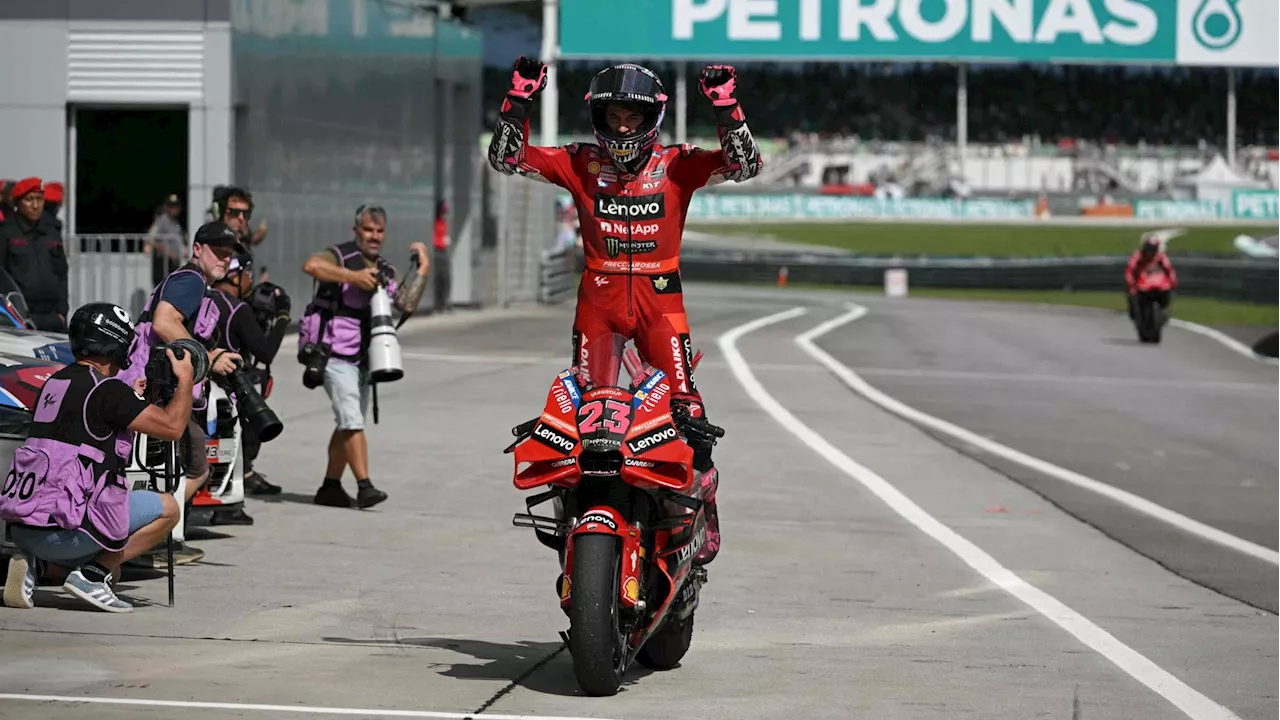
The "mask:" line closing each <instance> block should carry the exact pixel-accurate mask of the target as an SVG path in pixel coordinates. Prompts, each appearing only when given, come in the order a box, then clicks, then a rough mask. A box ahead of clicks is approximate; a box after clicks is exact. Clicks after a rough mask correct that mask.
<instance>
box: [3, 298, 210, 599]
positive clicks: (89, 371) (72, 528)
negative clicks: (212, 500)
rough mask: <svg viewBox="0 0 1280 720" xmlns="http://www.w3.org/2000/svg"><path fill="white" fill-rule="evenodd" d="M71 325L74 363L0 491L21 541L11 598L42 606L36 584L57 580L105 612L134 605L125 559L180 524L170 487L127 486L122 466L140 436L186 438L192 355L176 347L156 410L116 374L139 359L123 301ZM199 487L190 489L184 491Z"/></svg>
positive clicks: (46, 395)
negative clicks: (168, 384)
mask: <svg viewBox="0 0 1280 720" xmlns="http://www.w3.org/2000/svg"><path fill="white" fill-rule="evenodd" d="M68 334H69V335H70V338H69V341H70V345H71V351H72V353H74V354H75V357H76V362H74V363H72V364H70V365H67V366H66V367H64V368H62V369H61V370H58V372H56V373H54V374H53V375H51V376H50V377H49V379H48V380H46V381H45V383H44V386H43V387H41V388H40V398H39V400H38V401H37V403H36V411H35V416H34V418H33V421H32V424H31V431H30V433H29V435H28V437H27V440H26V442H24V443H23V445H22V447H20V448H18V449H17V450H16V451H15V452H14V456H13V464H12V467H11V469H10V471H9V474H8V476H7V477H6V478H5V480H4V483H3V486H2V490H0V518H3V519H4V520H5V521H6V522H8V523H11V524H12V533H13V542H14V544H16V545H17V546H18V548H19V549H20V550H21V552H20V553H19V554H17V555H15V556H14V557H13V558H12V559H10V561H9V576H8V579H7V580H6V581H5V587H4V604H5V605H7V606H9V607H14V608H31V607H34V606H35V602H34V593H35V588H36V586H37V585H40V584H42V583H45V582H51V583H62V587H63V589H64V590H66V591H67V592H68V593H71V594H72V595H75V596H76V597H78V598H80V599H81V600H84V601H85V602H87V603H89V604H90V605H92V606H94V607H96V608H98V609H99V610H105V611H107V612H117V613H119V612H130V611H132V610H133V606H132V605H130V604H129V603H127V602H125V601H123V600H121V599H120V598H118V597H117V596H116V594H115V592H114V591H113V590H112V588H111V583H112V579H113V578H114V577H115V576H116V574H117V573H119V571H120V565H121V563H123V562H125V561H127V560H130V559H132V558H135V557H137V556H139V555H141V554H143V553H145V552H147V551H148V550H150V549H151V548H152V547H154V546H155V545H156V544H157V543H160V542H161V541H163V539H164V537H165V536H166V535H168V534H169V532H170V531H172V530H173V528H174V527H175V526H176V525H177V524H178V503H177V501H176V500H175V499H174V497H173V496H172V495H170V494H168V493H157V492H152V491H149V490H134V491H132V492H130V491H129V488H128V485H127V484H126V479H125V476H124V470H125V468H126V467H127V466H128V464H129V461H130V455H131V453H132V450H133V440H134V434H135V433H146V434H147V435H150V436H153V437H157V438H161V439H164V440H177V439H178V438H179V437H181V436H182V432H183V430H184V429H185V428H186V426H187V419H188V418H189V417H190V415H191V385H192V366H191V360H192V358H191V357H190V356H189V355H184V357H183V358H182V359H177V358H176V357H175V356H174V353H173V351H172V350H169V351H167V354H168V358H169V362H170V364H171V366H172V371H173V375H174V376H175V377H176V379H177V391H176V393H175V395H174V399H173V401H172V402H170V403H169V405H168V406H167V407H159V406H157V405H152V404H150V403H148V402H147V401H146V400H144V399H143V398H142V395H141V394H139V391H141V390H142V389H144V388H145V383H144V381H142V380H139V381H137V382H135V383H134V385H133V386H132V387H131V386H130V385H129V384H127V383H125V382H124V381H122V380H121V379H120V378H119V377H118V375H117V373H118V372H119V371H120V370H121V368H125V367H128V366H129V364H130V360H129V356H128V354H127V350H128V347H129V344H130V341H131V340H132V339H133V335H134V329H133V326H132V324H131V322H130V320H129V314H128V313H127V312H125V311H124V309H123V308H121V307H118V306H116V305H112V304H111V303H90V304H88V305H85V306H83V307H81V308H80V309H79V310H76V312H75V314H74V315H72V317H71V324H70V328H69V329H68ZM194 492H195V490H194V488H193V487H190V486H188V488H187V499H189V498H190V495H191V494H192V493H194ZM73 498H87V502H85V503H84V504H79V503H77V502H75V501H74V500H73Z"/></svg>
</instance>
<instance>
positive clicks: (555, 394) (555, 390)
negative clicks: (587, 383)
mask: <svg viewBox="0 0 1280 720" xmlns="http://www.w3.org/2000/svg"><path fill="white" fill-rule="evenodd" d="M551 397H552V398H553V399H554V400H555V401H556V407H557V408H559V410H560V412H561V413H563V414H565V415H568V414H569V413H571V412H573V408H574V404H573V401H572V400H570V399H569V393H567V392H565V389H564V381H563V380H562V381H560V382H558V383H556V384H555V385H554V386H553V387H552V388H551Z"/></svg>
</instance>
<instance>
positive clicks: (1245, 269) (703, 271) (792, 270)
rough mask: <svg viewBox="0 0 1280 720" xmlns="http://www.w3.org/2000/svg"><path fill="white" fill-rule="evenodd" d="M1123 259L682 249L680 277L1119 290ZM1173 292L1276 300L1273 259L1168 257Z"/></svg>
mask: <svg viewBox="0 0 1280 720" xmlns="http://www.w3.org/2000/svg"><path fill="white" fill-rule="evenodd" d="M1127 261H1128V258H1125V257H1078V258H1026V259H1021V258H889V257H862V256H849V257H842V256H832V255H819V254H816V253H803V252H768V251H734V250H696V251H695V250H692V249H686V250H685V251H684V253H683V256H682V258H681V262H680V264H681V276H682V277H683V278H684V279H685V280H690V281H696V280H709V281H720V282H756V283H761V282H764V283H772V282H775V281H776V280H777V278H778V277H779V274H780V272H781V271H782V269H783V268H786V278H787V282H789V283H821V284H833V285H862V286H879V285H882V284H883V283H884V271H885V270H888V269H890V268H904V269H906V270H907V272H908V276H909V279H910V285H911V286H912V287H933V288H995V289H1017V290H1064V289H1066V290H1102V291H1116V292H1120V291H1123V289H1124V268H1125V264H1126V262H1127ZM1173 261H1174V266H1175V269H1176V270H1177V272H1178V293H1179V294H1181V295H1188V296H1198V297H1211V298H1218V299H1221V300H1240V301H1246V302H1254V303H1271V304H1274V303H1276V302H1277V297H1280V294H1278V293H1277V287H1278V283H1277V280H1278V277H1280V272H1278V266H1277V263H1276V261H1275V260H1253V259H1242V260H1234V259H1230V260H1228V259H1213V258H1196V257H1182V258H1179V257H1176V256H1175V257H1174V258H1173Z"/></svg>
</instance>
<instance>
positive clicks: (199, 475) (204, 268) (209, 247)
mask: <svg viewBox="0 0 1280 720" xmlns="http://www.w3.org/2000/svg"><path fill="white" fill-rule="evenodd" d="M237 250H243V246H242V245H241V244H240V242H239V240H238V239H237V237H236V234H235V232H234V231H233V230H232V229H231V228H229V227H227V226H226V225H225V224H223V222H222V221H220V220H215V221H214V222H210V223H205V224H204V225H201V226H200V229H199V230H197V231H196V234H195V237H194V238H192V240H191V261H190V262H188V263H187V264H186V265H183V266H182V267H180V268H178V269H177V270H175V271H173V272H172V273H170V274H169V276H168V277H166V278H165V279H164V280H163V281H162V282H161V283H160V285H158V286H157V287H156V289H155V290H153V291H152V292H151V297H149V298H147V304H146V305H145V306H143V308H142V315H141V316H140V317H139V318H138V326H137V331H136V333H135V334H134V338H133V345H131V346H130V348H129V358H130V361H131V365H130V367H129V369H128V370H126V371H125V372H124V373H122V374H121V377H122V378H124V377H125V375H128V376H129V377H128V378H127V380H128V381H129V382H132V381H133V379H135V378H137V377H141V376H142V373H143V372H145V368H146V364H147V358H148V357H149V356H150V354H151V348H152V347H154V346H156V345H159V344H161V343H172V342H174V341H175V340H180V339H183V338H187V339H195V340H197V341H199V342H200V344H201V345H203V346H204V347H206V348H209V349H210V353H209V371H210V372H211V373H213V374H217V375H228V374H230V373H231V372H232V371H234V370H235V369H236V361H238V360H240V356H239V355H238V354H237V353H234V352H231V351H229V350H226V349H215V348H217V343H216V338H215V336H216V334H217V330H218V320H219V313H218V306H217V304H215V303H214V301H213V299H212V298H210V297H209V296H208V292H207V290H208V287H209V284H210V283H212V282H214V281H216V280H221V279H222V277H223V276H224V275H226V274H227V264H228V263H229V262H230V261H231V256H232V254H233V253H234V252H235V251H237ZM192 394H193V402H192V407H193V409H195V410H202V409H204V406H205V403H206V398H205V383H203V382H202V383H200V385H199V386H197V387H196V388H195V389H194V390H193V391H192ZM207 444H208V437H207V436H206V435H205V430H204V427H203V426H201V424H200V423H198V422H196V421H195V420H194V419H189V420H188V423H187V432H186V434H185V435H183V441H182V443H181V445H180V448H179V450H180V455H181V460H182V466H183V467H184V468H185V469H186V476H187V492H189V493H194V491H195V490H194V489H198V488H200V487H201V486H203V485H204V483H205V481H206V480H208V479H209V462H208V457H207V455H206V454H205V447H206V445H207ZM193 488H194V489H193ZM203 556H204V553H203V551H201V550H197V549H195V548H193V547H191V546H189V545H186V543H183V547H182V548H181V550H180V551H178V552H176V553H175V555H174V562H191V561H192V560H198V559H200V558H201V557H203Z"/></svg>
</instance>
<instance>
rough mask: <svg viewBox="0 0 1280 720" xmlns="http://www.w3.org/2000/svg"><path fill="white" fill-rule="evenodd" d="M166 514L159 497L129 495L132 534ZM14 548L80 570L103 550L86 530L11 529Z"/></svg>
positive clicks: (143, 493)
mask: <svg viewBox="0 0 1280 720" xmlns="http://www.w3.org/2000/svg"><path fill="white" fill-rule="evenodd" d="M163 512H164V504H163V503H162V502H161V499H160V493H157V492H152V491H151V490H133V491H131V492H130V493H129V534H130V535H133V534H134V533H136V532H138V531H139V530H141V529H142V528H144V527H146V526H148V525H150V524H151V523H153V522H155V521H156V518H158V517H160V515H161V514H162V513H163ZM11 532H12V534H13V544H14V545H17V546H18V547H19V548H20V549H22V550H23V551H25V552H26V553H28V554H29V555H34V556H36V557H38V558H40V559H41V560H44V561H46V562H51V563H53V564H54V565H62V566H64V567H73V568H74V567H80V566H81V565H84V564H85V563H87V562H92V561H93V559H94V558H96V557H98V555H100V554H102V552H103V550H102V546H100V545H98V543H96V542H94V541H93V539H92V538H90V537H89V534H88V533H86V532H84V531H83V530H60V529H59V530H46V529H44V528H34V527H28V526H26V525H12V526H11Z"/></svg>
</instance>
